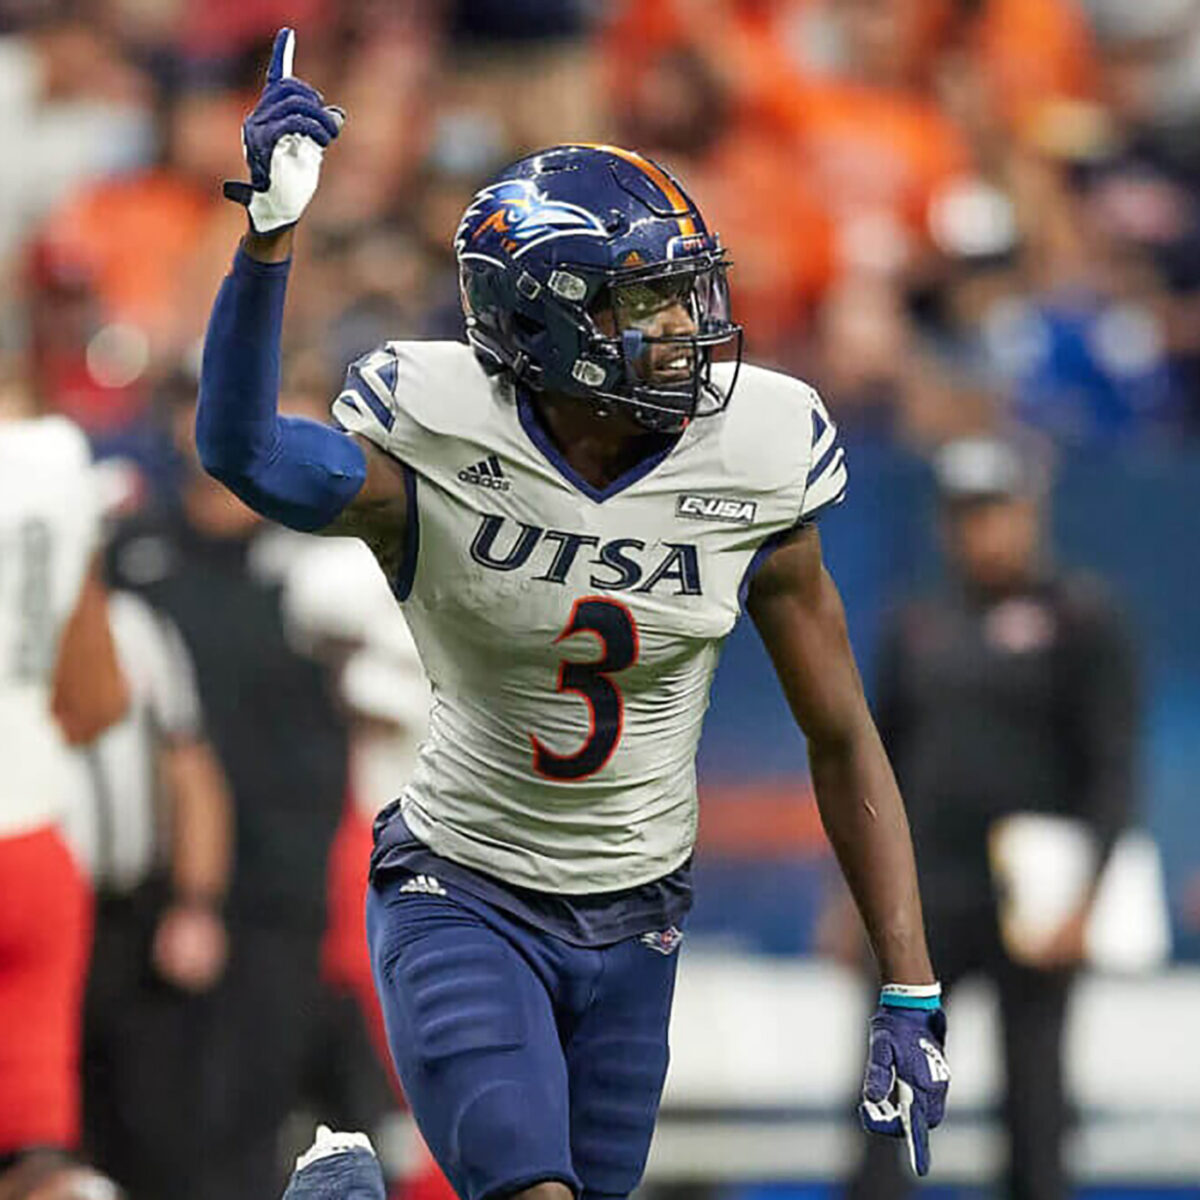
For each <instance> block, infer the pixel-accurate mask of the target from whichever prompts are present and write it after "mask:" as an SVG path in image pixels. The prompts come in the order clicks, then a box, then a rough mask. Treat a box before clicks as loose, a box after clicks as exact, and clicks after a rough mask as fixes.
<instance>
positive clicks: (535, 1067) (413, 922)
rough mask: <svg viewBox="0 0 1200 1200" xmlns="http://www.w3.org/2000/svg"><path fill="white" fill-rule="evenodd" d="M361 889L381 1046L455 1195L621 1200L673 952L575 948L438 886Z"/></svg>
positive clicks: (637, 1172) (659, 1081)
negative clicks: (541, 1187) (571, 1194)
mask: <svg viewBox="0 0 1200 1200" xmlns="http://www.w3.org/2000/svg"><path fill="white" fill-rule="evenodd" d="M409 878H411V876H409V875H408V874H407V873H406V872H404V871H396V872H392V873H389V874H388V875H387V876H386V877H385V878H384V879H383V880H380V881H378V882H376V883H375V884H373V885H372V886H371V887H370V888H369V889H368V893H367V934H368V938H369V941H370V946H371V961H372V967H373V970H374V972H375V985H376V987H377V988H378V989H379V997H380V1000H381V1002H382V1004H383V1012H384V1019H385V1022H386V1024H387V1034H388V1043H389V1045H390V1047H391V1052H392V1058H393V1060H394V1061H395V1064H396V1069H397V1071H398V1073H399V1075H400V1079H401V1082H402V1083H403V1084H404V1090H405V1093H406V1095H407V1096H408V1101H409V1104H410V1105H411V1106H412V1110H413V1114H414V1116H415V1117H416V1120H417V1124H418V1126H419V1127H420V1129H421V1133H422V1134H423V1135H424V1137H425V1140H426V1142H427V1143H428V1144H429V1148H430V1150H432V1152H433V1155H434V1157H435V1158H436V1159H437V1161H438V1163H439V1164H440V1165H441V1167H442V1169H443V1170H444V1171H445V1172H446V1175H447V1177H448V1178H449V1180H450V1183H451V1184H452V1186H453V1187H454V1190H455V1191H456V1192H457V1193H458V1195H459V1196H460V1197H462V1200H486V1198H487V1197H493V1196H501V1195H505V1194H508V1193H511V1192H514V1191H518V1190H520V1189H521V1188H524V1187H528V1186H530V1185H532V1184H534V1183H537V1182H540V1181H543V1180H561V1181H562V1182H563V1183H565V1184H567V1185H568V1186H569V1187H570V1188H572V1189H573V1190H574V1191H575V1193H576V1195H581V1196H583V1197H585V1198H588V1200H591V1198H599V1197H617V1196H626V1195H628V1193H629V1192H630V1191H632V1190H633V1188H634V1187H635V1186H636V1185H637V1183H638V1181H639V1179H640V1178H641V1175H642V1169H643V1167H644V1165H645V1161H646V1155H647V1153H648V1151H649V1149H650V1137H651V1134H652V1132H653V1129H654V1119H655V1116H656V1114H657V1112H658V1100H659V1095H660V1093H661V1091H662V1085H663V1080H664V1079H665V1077H666V1072H667V1024H668V1019H669V1016H670V1011H671V997H672V994H673V992H674V987H675V966H676V958H677V955H676V954H670V955H664V954H662V953H660V952H659V951H657V950H655V949H653V948H652V947H650V946H648V945H645V944H644V943H642V942H641V941H640V940H639V939H638V938H630V939H628V940H626V941H622V942H617V943H616V944H614V945H611V946H605V947H601V948H597V949H583V948H580V947H576V946H572V945H569V944H568V943H567V942H564V941H561V940H560V939H558V938H555V937H553V936H551V935H550V934H547V933H543V932H541V931H538V930H535V929H533V928H531V927H530V926H528V925H525V924H523V923H520V922H518V921H515V920H514V919H512V918H511V917H509V916H507V915H506V914H504V913H503V912H501V911H499V910H498V909H495V908H493V907H491V906H490V905H488V904H486V903H484V902H482V901H480V900H477V899H475V898H474V897H471V896H468V895H466V894H464V893H462V892H461V891H459V890H457V889H455V888H453V887H452V886H449V885H447V889H446V890H447V891H448V892H449V894H448V895H445V896H437V895H435V896H431V895H426V894H424V893H422V892H402V891H401V890H400V887H401V885H402V884H403V883H404V882H405V881H406V880H408V879H409Z"/></svg>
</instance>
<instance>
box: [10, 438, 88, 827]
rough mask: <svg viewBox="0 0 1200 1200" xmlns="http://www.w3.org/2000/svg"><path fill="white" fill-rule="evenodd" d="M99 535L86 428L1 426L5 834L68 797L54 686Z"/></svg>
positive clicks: (38, 821) (51, 812)
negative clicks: (62, 642)
mask: <svg viewBox="0 0 1200 1200" xmlns="http://www.w3.org/2000/svg"><path fill="white" fill-rule="evenodd" d="M98 528H99V509H98V504H97V501H96V498H95V494H94V486H93V476H92V470H91V455H90V453H89V451H88V445H87V441H86V439H85V438H84V436H83V434H82V433H81V432H80V431H79V429H78V428H76V426H74V425H72V424H71V423H70V422H69V421H67V420H65V419H64V418H62V417H43V418H40V419H37V420H27V421H0V762H3V764H4V769H3V771H0V836H3V835H11V834H16V833H21V832H24V831H26V830H29V829H33V828H36V827H38V826H39V825H43V824H46V823H49V822H50V821H53V820H54V819H55V817H56V816H57V814H58V812H59V810H60V806H61V805H62V804H63V802H64V799H65V796H66V791H67V787H68V779H69V767H68V756H67V751H66V747H65V745H64V743H63V739H62V735H61V734H60V732H59V729H58V725H57V724H56V722H55V720H54V718H53V717H52V716H51V714H50V699H51V697H50V687H51V681H52V676H53V672H54V664H55V661H56V659H57V657H58V645H59V640H60V638H61V637H62V631H63V628H64V626H65V625H66V622H67V618H68V617H69V616H70V615H71V613H72V612H73V611H74V609H75V604H76V601H77V599H78V597H79V590H80V586H81V584H82V582H83V578H84V574H85V573H86V571H87V567H88V562H89V560H90V559H91V556H92V553H93V552H94V550H95V548H96V540H97V533H98Z"/></svg>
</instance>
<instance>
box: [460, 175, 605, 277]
mask: <svg viewBox="0 0 1200 1200" xmlns="http://www.w3.org/2000/svg"><path fill="white" fill-rule="evenodd" d="M571 236H584V237H597V238H603V237H607V236H608V231H607V230H606V229H605V228H604V226H603V224H601V222H600V218H599V217H597V216H596V215H595V213H591V212H589V211H588V210H587V209H586V208H582V207H580V206H579V205H578V204H568V203H567V202H566V201H565V200H551V199H550V198H549V197H548V196H546V195H545V194H543V193H542V192H541V191H539V190H538V188H537V186H536V185H535V184H534V183H533V182H532V181H531V180H528V179H506V180H503V181H502V182H500V183H493V184H491V185H490V186H489V187H485V188H484V189H483V190H482V191H480V192H478V193H476V196H475V199H474V201H473V202H472V204H471V207H470V208H468V209H467V211H466V212H465V213H464V214H463V219H462V221H461V222H460V223H459V226H458V233H457V234H455V237H454V248H455V250H456V251H457V252H458V254H459V255H467V256H470V255H480V256H482V257H493V256H494V255H495V251H496V250H497V249H499V250H502V251H503V252H504V253H505V254H508V255H510V256H511V257H512V258H520V257H521V255H523V254H524V253H525V252H526V251H527V250H531V249H532V248H533V247H534V246H540V245H541V244H542V243H543V242H548V241H550V240H551V239H552V238H561V237H571Z"/></svg>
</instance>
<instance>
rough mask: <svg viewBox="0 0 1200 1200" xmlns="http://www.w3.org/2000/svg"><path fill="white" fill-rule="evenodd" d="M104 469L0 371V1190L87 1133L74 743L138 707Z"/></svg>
mask: <svg viewBox="0 0 1200 1200" xmlns="http://www.w3.org/2000/svg"><path fill="white" fill-rule="evenodd" d="M91 478H92V475H91V456H90V453H89V450H88V445H87V441H86V439H85V438H84V436H83V433H82V432H81V431H80V430H79V429H78V428H76V427H75V426H74V425H72V424H71V423H70V422H69V421H67V420H65V419H64V418H62V417H56V416H51V417H44V416H39V415H37V413H36V412H35V411H34V406H33V404H32V401H31V398H30V395H29V392H28V390H27V389H26V388H25V386H24V384H23V381H21V380H20V379H18V378H16V377H13V378H0V763H3V770H2V771H0V880H2V881H3V882H2V884H0V1196H3V1195H4V1194H5V1190H6V1189H12V1194H14V1195H18V1194H24V1193H23V1192H18V1191H17V1190H16V1189H17V1187H18V1184H20V1182H21V1180H23V1179H24V1180H29V1179H33V1178H35V1177H36V1178H37V1179H38V1180H42V1179H43V1178H44V1177H45V1176H46V1175H47V1173H48V1172H50V1171H51V1169H52V1168H53V1169H55V1170H57V1169H58V1168H59V1166H60V1165H61V1162H62V1157H61V1154H62V1152H65V1151H69V1150H70V1149H71V1148H73V1147H74V1145H75V1143H76V1142H77V1140H78V1136H79V1043H80V1034H81V1016H82V1013H81V1009H82V1003H83V987H84V976H85V972H86V969H87V960H88V951H89V947H90V935H91V929H90V915H91V897H90V894H89V891H88V886H87V882H86V880H85V879H84V877H83V874H82V872H81V871H80V869H79V867H78V866H77V865H76V863H75V860H74V858H73V857H72V855H71V853H70V851H69V850H68V849H67V846H66V843H65V842H64V840H63V838H62V836H61V834H60V832H59V828H58V821H59V818H60V815H61V812H62V808H63V806H64V805H65V802H66V799H67V792H68V789H69V785H70V774H69V772H70V765H69V758H68V753H67V750H66V745H65V743H67V742H69V743H72V744H79V743H83V742H87V741H90V740H91V739H92V738H93V737H95V736H96V735H97V734H98V733H99V732H100V731H101V730H102V729H104V728H106V727H107V726H108V725H110V724H112V723H113V722H114V721H116V720H118V719H119V718H120V717H121V716H122V715H123V713H124V711H125V708H126V706H127V703H128V691H127V688H126V685H125V681H124V679H123V677H122V675H121V672H120V669H119V667H118V665H117V659H116V653H115V651H114V648H113V642H112V633H111V630H110V628H109V625H108V615H107V607H106V602H105V595H104V590H103V587H102V586H101V584H100V581H99V578H98V575H97V573H96V570H95V568H94V566H93V562H92V560H93V557H94V553H95V549H96V539H97V535H98V531H99V514H100V506H99V503H98V501H97V499H96V497H95V496H94V495H93V493H92V489H91V486H90V482H91ZM22 1186H23V1185H22Z"/></svg>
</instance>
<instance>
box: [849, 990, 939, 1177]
mask: <svg viewBox="0 0 1200 1200" xmlns="http://www.w3.org/2000/svg"><path fill="white" fill-rule="evenodd" d="M945 1045H946V1014H945V1013H944V1012H942V1010H941V1009H940V1008H938V1009H935V1010H933V1011H928V1010H924V1009H920V1008H896V1007H892V1006H889V1005H888V1004H886V1003H881V1004H880V1006H879V1008H878V1009H877V1010H876V1011H875V1015H874V1016H873V1017H872V1018H871V1042H870V1047H869V1049H868V1052H867V1070H866V1075H865V1076H864V1078H863V1089H862V1103H861V1104H860V1105H859V1108H858V1112H859V1116H860V1117H861V1119H862V1123H863V1128H864V1129H866V1130H867V1132H868V1133H881V1134H884V1135H885V1136H887V1137H896V1138H899V1137H902V1138H904V1140H905V1142H906V1143H907V1144H908V1158H909V1162H910V1163H911V1164H912V1169H913V1170H914V1171H915V1172H916V1174H918V1175H925V1174H928V1172H929V1161H930V1160H929V1131H930V1130H931V1129H934V1128H936V1127H937V1126H938V1125H940V1124H941V1121H942V1117H943V1116H944V1115H945V1112H946V1092H947V1090H948V1089H949V1087H950V1068H949V1067H948V1066H947V1065H946V1058H945V1055H944V1053H943V1050H944V1048H945Z"/></svg>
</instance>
